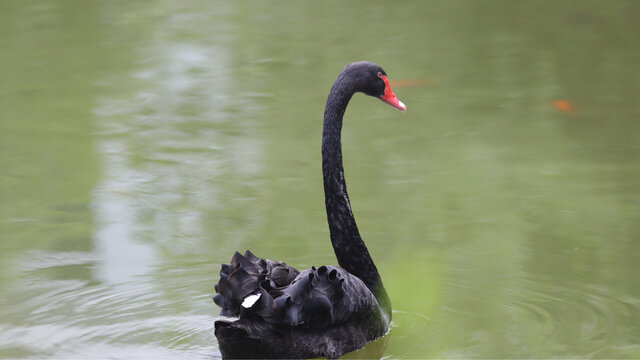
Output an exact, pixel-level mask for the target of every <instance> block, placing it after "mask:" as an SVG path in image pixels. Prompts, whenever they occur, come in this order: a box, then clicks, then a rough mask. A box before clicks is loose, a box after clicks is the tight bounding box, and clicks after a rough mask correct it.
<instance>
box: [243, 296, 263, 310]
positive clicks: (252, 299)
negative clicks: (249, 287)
mask: <svg viewBox="0 0 640 360" xmlns="http://www.w3.org/2000/svg"><path fill="white" fill-rule="evenodd" d="M261 295H262V294H261V293H258V294H253V295H248V296H247V297H245V298H244V300H242V307H243V308H245V309H248V308H250V307H252V306H253V304H255V303H256V301H258V299H260V296H261Z"/></svg>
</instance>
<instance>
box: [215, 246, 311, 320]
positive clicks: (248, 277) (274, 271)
mask: <svg viewBox="0 0 640 360" xmlns="http://www.w3.org/2000/svg"><path fill="white" fill-rule="evenodd" d="M298 273H299V272H298V270H296V269H294V268H293V267H291V266H288V265H287V264H285V263H284V262H277V261H271V260H265V259H261V258H259V257H257V256H255V255H253V254H252V253H251V252H250V251H249V250H247V251H246V252H245V253H244V255H241V254H240V253H238V252H236V253H235V254H234V255H233V257H232V258H231V261H230V262H229V264H228V265H227V264H223V265H222V269H220V281H218V283H217V284H216V285H215V287H214V288H215V290H216V293H217V294H216V295H215V296H214V297H213V301H214V302H215V303H216V304H217V305H218V306H220V307H221V308H222V310H221V311H220V315H222V316H241V314H242V313H243V312H244V311H245V310H246V309H247V308H254V307H256V308H260V309H262V310H264V309H266V307H267V306H268V305H269V304H270V299H271V295H269V292H268V290H277V289H280V288H282V287H285V286H287V285H289V284H290V283H291V281H292V280H293V279H294V278H295V277H296V275H298ZM265 289H266V290H265ZM263 290H265V291H263ZM272 301H273V300H272V299H271V302H272ZM256 304H257V305H256Z"/></svg>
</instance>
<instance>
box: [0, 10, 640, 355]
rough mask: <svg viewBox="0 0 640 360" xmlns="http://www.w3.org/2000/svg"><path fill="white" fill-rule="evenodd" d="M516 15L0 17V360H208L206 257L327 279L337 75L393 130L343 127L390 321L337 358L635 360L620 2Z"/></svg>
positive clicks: (17, 13)
mask: <svg viewBox="0 0 640 360" xmlns="http://www.w3.org/2000/svg"><path fill="white" fill-rule="evenodd" d="M543 5H544V6H543ZM543 5H542V3H540V2H536V1H533V2H526V3H525V2H520V3H518V2H510V1H493V2H447V1H433V2H429V3H425V4H422V5H416V4H407V5H402V4H400V5H394V7H393V9H390V8H387V7H386V6H385V4H372V3H370V2H358V1H356V2H350V3H347V4H342V3H341V4H339V5H338V4H337V3H336V4H333V3H308V4H300V6H299V7H290V6H289V7H279V6H278V5H274V4H271V3H261V2H247V3H238V4H236V3H227V2H213V3H212V2H205V1H196V2H194V3H189V4H187V3H184V4H183V3H176V2H162V1H161V2H158V3H156V4H155V5H154V7H152V8H151V7H149V6H148V4H142V3H111V2H109V3H97V2H86V3H78V4H65V3H62V2H61V3H58V2H47V3H44V2H43V3H38V2H31V3H26V2H3V3H0V46H2V48H3V51H2V52H1V53H0V69H2V71H0V169H2V171H1V172H0V200H1V202H0V234H1V235H0V236H1V238H2V241H1V242H0V250H1V252H0V254H1V255H0V281H2V284H3V286H2V289H1V290H0V292H1V293H0V357H10V358H33V357H47V358H94V357H100V358H102V357H109V358H174V357H175V358H218V357H219V353H218V351H217V344H216V340H215V337H214V336H213V333H212V330H213V322H214V320H215V319H216V318H218V316H217V313H218V309H217V308H216V306H215V305H214V304H213V302H212V301H211V299H210V297H211V296H212V294H213V288H212V285H213V284H214V283H215V282H216V281H217V276H218V271H219V268H218V266H219V265H218V264H220V263H223V262H227V261H228V258H229V257H230V256H231V255H232V253H233V251H235V250H236V249H237V250H241V251H242V250H245V249H247V248H251V249H252V251H253V252H254V253H256V254H257V255H260V256H263V257H267V258H272V259H276V260H284V261H287V262H288V263H289V264H291V265H293V266H296V267H300V268H306V267H310V266H311V265H315V266H319V265H322V264H333V263H335V259H334V256H333V254H332V252H331V248H330V244H329V241H328V230H327V228H326V220H325V213H324V208H323V198H322V184H321V178H320V154H319V153H320V151H319V143H320V127H321V119H322V111H323V105H324V101H325V100H326V95H327V92H328V89H329V87H330V85H331V82H332V81H333V80H334V79H335V76H336V74H337V72H338V71H339V70H340V68H341V67H342V66H343V65H344V64H346V63H348V62H351V61H354V60H362V59H368V60H372V61H376V62H378V63H380V64H382V65H383V66H384V67H385V69H386V70H387V72H388V73H389V75H390V77H391V79H392V80H394V79H395V80H396V82H395V86H397V88H396V89H395V92H396V94H398V96H399V97H400V98H401V99H402V100H403V102H405V103H406V104H407V105H408V107H409V109H410V110H409V112H407V113H406V114H403V115H402V118H401V119H399V118H397V116H398V115H397V114H396V113H395V112H393V111H392V110H389V109H387V108H386V107H384V106H383V105H381V104H378V103H373V102H372V100H371V99H368V98H365V97H364V96H356V97H354V99H353V101H352V104H351V106H350V108H349V111H348V112H347V120H346V122H345V126H344V136H343V140H344V152H345V167H346V171H347V181H348V182H349V190H350V194H351V197H352V203H353V206H354V213H355V215H356V217H357V218H358V224H359V226H360V227H361V229H362V232H363V236H364V238H365V240H366V241H367V244H368V246H369V248H370V250H371V252H372V253H373V255H374V258H375V259H376V261H377V264H378V267H379V268H380V270H381V272H382V276H383V279H384V282H385V286H386V288H387V289H388V290H389V292H390V296H391V298H392V303H393V306H394V321H393V325H392V330H391V333H390V334H389V335H388V336H386V337H385V338H383V339H381V340H380V341H378V342H376V343H374V344H371V345H370V346H368V347H366V348H365V349H363V350H362V351H360V352H358V353H354V354H350V355H349V358H371V357H381V356H382V357H385V358H460V357H464V358H470V357H480V358H525V357H529V358H557V357H577V358H583V357H601V358H637V357H640V346H639V345H638V344H640V333H639V332H638V330H637V324H638V322H639V321H640V318H639V316H640V315H639V314H640V311H639V310H640V285H639V284H640V282H638V281H637V280H638V277H637V273H638V272H639V270H640V269H639V265H638V264H640V251H639V250H640V249H639V246H640V244H639V243H638V242H637V233H638V231H639V230H640V228H639V227H638V223H639V222H638V213H640V211H639V210H640V205H639V204H640V199H639V198H638V194H640V192H639V191H638V187H639V185H640V166H639V165H638V161H637V159H638V158H639V157H640V147H638V145H637V144H638V143H639V142H640V135H639V134H640V128H639V127H638V125H637V122H636V119H637V118H638V115H640V107H639V105H638V103H637V99H638V98H639V95H640V88H639V87H638V84H640V72H639V71H638V68H637V63H638V59H639V58H640V50H639V48H638V47H637V46H636V45H637V44H636V42H637V38H636V37H635V34H637V33H638V31H639V30H640V29H639V28H638V22H637V21H636V19H637V16H638V15H640V7H638V5H637V4H636V3H635V2H624V1H621V2H616V3H604V2H603V3H591V4H583V2H579V1H564V2H559V3H553V4H551V3H547V2H545V3H544V4H543ZM78 14H82V15H83V16H77V15H78ZM380 354H383V355H380Z"/></svg>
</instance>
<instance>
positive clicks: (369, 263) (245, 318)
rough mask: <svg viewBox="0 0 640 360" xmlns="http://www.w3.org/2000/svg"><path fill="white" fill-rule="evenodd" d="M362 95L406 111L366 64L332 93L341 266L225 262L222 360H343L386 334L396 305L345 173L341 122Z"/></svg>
mask: <svg viewBox="0 0 640 360" xmlns="http://www.w3.org/2000/svg"><path fill="white" fill-rule="evenodd" d="M356 92H363V93H365V94H367V95H370V96H373V97H377V98H379V99H381V100H382V101H384V102H386V103H388V104H390V105H392V106H393V107H395V108H397V109H400V110H402V111H405V110H406V107H405V105H404V104H403V103H402V102H401V101H400V100H398V98H397V97H396V95H395V94H394V93H393V91H391V87H390V86H389V80H387V75H386V73H385V71H384V70H382V68H381V67H380V66H378V65H376V64H374V63H370V62H366V61H361V62H356V63H352V64H349V65H347V66H345V67H344V69H342V72H340V75H339V76H338V79H337V80H336V81H335V83H334V84H333V86H332V87H331V92H330V93H329V98H328V99H327V105H326V107H325V111H324V126H323V130H322V174H323V179H324V194H325V205H326V209H327V221H328V222H329V230H330V234H331V244H332V245H333V250H334V252H335V254H336V257H337V259H338V264H340V266H331V265H328V266H321V267H319V268H315V267H312V268H311V269H308V270H305V271H302V272H300V271H298V270H296V269H294V268H292V267H290V266H288V265H287V264H285V263H283V262H277V261H272V260H265V259H261V258H258V257H256V256H255V255H253V254H252V253H251V252H249V251H248V250H247V252H245V254H244V255H241V254H240V253H238V252H236V253H235V254H234V255H233V257H232V258H231V261H230V263H229V265H226V264H223V265H222V270H220V281H219V282H218V284H216V286H215V290H216V292H217V294H216V295H215V296H214V298H213V300H214V301H215V303H216V304H218V305H219V306H220V307H221V308H222V311H221V312H220V315H223V316H236V317H239V319H238V320H236V321H233V322H228V321H216V322H215V335H216V337H217V338H218V345H219V348H220V352H221V353H222V357H223V358H310V357H327V358H337V357H340V356H342V355H343V354H346V353H348V352H351V351H354V350H358V349H360V348H362V347H363V346H364V345H366V344H367V343H368V342H369V341H372V340H374V339H376V338H379V337H381V336H383V335H385V334H386V333H387V332H388V330H389V323H390V322H391V302H390V301H389V297H388V295H387V292H386V291H385V289H384V286H382V281H381V280H380V274H379V273H378V269H377V268H376V266H375V264H374V263H373V260H372V259H371V256H370V255H369V251H368V250H367V247H366V246H365V244H364V241H362V238H361V237H360V233H359V232H358V227H357V226H356V221H355V218H354V217H353V213H352V212H351V204H350V202H349V196H348V195H347V188H346V184H345V180H344V170H343V168H342V146H341V140H340V136H341V130H342V117H343V115H344V112H345V110H346V109H347V105H348V104H349V100H350V99H351V97H352V96H353V94H355V93H356Z"/></svg>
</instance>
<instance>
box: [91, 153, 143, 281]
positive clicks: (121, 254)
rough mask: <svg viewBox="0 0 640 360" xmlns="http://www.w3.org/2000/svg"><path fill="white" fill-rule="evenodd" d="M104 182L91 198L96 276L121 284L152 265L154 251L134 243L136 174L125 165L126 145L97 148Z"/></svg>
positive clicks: (140, 243)
mask: <svg viewBox="0 0 640 360" xmlns="http://www.w3.org/2000/svg"><path fill="white" fill-rule="evenodd" d="M99 150H100V154H101V155H102V156H103V164H104V165H103V166H104V169H103V173H104V180H103V182H102V185H100V186H99V187H98V189H97V190H96V192H95V198H94V203H93V207H94V212H95V217H96V223H97V224H96V228H97V230H96V231H95V234H94V241H95V244H96V251H97V252H98V254H99V256H100V258H101V261H100V262H99V264H100V265H99V266H98V269H97V276H98V278H99V279H100V280H102V281H104V282H107V283H123V282H128V281H130V280H132V278H133V277H135V276H138V275H144V274H146V273H147V272H148V271H149V269H150V268H151V266H152V265H153V263H154V258H155V254H154V250H153V249H152V248H151V246H149V245H148V244H145V243H142V242H137V241H135V232H134V231H133V227H134V225H135V224H134V221H135V209H134V207H133V206H134V203H133V199H132V197H131V195H132V194H133V192H134V191H135V182H136V174H135V172H134V171H132V170H131V169H130V168H129V167H128V164H127V161H126V158H127V155H128V154H127V150H126V145H125V144H124V143H122V142H120V141H117V140H111V141H104V142H102V143H101V144H100V149H99Z"/></svg>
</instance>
